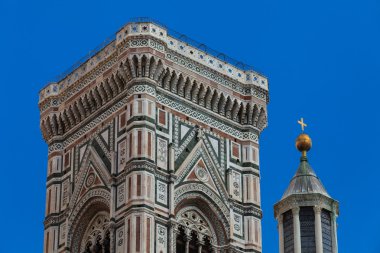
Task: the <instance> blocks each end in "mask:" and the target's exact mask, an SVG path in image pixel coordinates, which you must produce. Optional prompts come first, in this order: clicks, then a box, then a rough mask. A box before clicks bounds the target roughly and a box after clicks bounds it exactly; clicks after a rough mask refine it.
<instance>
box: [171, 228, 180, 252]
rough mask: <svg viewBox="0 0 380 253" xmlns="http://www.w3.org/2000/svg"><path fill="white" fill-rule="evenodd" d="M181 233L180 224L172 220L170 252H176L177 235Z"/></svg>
mask: <svg viewBox="0 0 380 253" xmlns="http://www.w3.org/2000/svg"><path fill="white" fill-rule="evenodd" d="M178 235H179V230H178V225H177V224H176V223H174V222H170V228H169V241H170V243H169V253H175V252H176V246H177V245H176V243H177V236H178Z"/></svg>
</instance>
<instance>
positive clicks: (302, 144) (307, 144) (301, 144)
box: [296, 118, 312, 156]
mask: <svg viewBox="0 0 380 253" xmlns="http://www.w3.org/2000/svg"><path fill="white" fill-rule="evenodd" d="M298 124H300V125H301V129H302V134H300V135H298V137H297V139H296V147H297V149H298V150H299V151H300V152H302V156H306V152H307V151H309V150H310V149H311V146H312V142H311V138H310V136H309V135H307V134H305V133H304V132H303V131H304V130H305V127H307V125H306V124H305V122H304V121H303V118H301V120H299V121H298Z"/></svg>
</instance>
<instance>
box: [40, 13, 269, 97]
mask: <svg viewBox="0 0 380 253" xmlns="http://www.w3.org/2000/svg"><path fill="white" fill-rule="evenodd" d="M136 24H146V27H147V29H146V31H142V30H141V29H140V27H138V26H134V25H136ZM158 30H159V31H158ZM139 35H148V36H152V37H154V38H156V39H159V40H161V41H163V42H164V43H165V44H166V46H167V48H168V49H169V50H173V51H175V52H176V53H179V54H181V55H184V56H186V57H189V58H190V59H191V60H195V61H197V62H198V63H201V64H203V65H206V66H207V67H208V68H211V69H213V70H214V71H217V72H220V73H222V74H224V75H226V76H228V77H230V78H232V79H234V80H235V81H238V82H240V83H243V84H253V85H255V86H257V87H260V88H262V89H264V90H268V80H267V78H266V77H265V76H264V75H263V74H261V73H260V72H258V71H256V70H254V68H253V67H252V66H250V65H248V64H245V63H243V62H241V61H238V60H236V59H234V58H232V57H229V56H227V55H225V54H224V53H221V52H219V51H216V50H214V49H211V48H210V47H208V46H207V45H205V44H203V43H200V42H198V41H196V40H194V39H192V38H190V37H188V36H186V35H185V34H182V33H179V32H177V31H175V30H173V29H171V28H168V27H167V26H166V25H164V24H162V23H161V22H159V21H156V20H154V19H152V18H148V17H139V18H131V19H130V20H129V21H128V22H127V23H126V24H125V25H123V26H122V27H121V28H120V29H119V30H118V31H117V32H116V33H115V34H113V35H111V36H109V37H107V38H106V39H105V40H104V41H103V42H102V43H101V44H99V45H98V46H97V47H95V48H94V49H93V50H91V51H90V52H89V53H87V54H86V55H85V56H83V57H82V58H81V59H80V60H78V61H77V62H75V63H74V64H73V65H72V66H71V67H69V68H68V69H67V70H66V71H64V72H63V73H61V74H59V75H58V76H56V77H55V78H53V79H52V80H51V81H50V82H48V83H47V84H46V85H45V86H44V87H43V88H42V89H41V90H40V96H41V95H42V96H43V95H45V94H42V93H45V92H44V91H45V89H46V88H48V87H49V86H51V87H52V88H51V89H49V93H50V94H52V95H57V94H58V93H59V92H60V91H61V90H63V89H65V88H66V87H67V86H70V85H71V84H72V83H74V82H75V80H78V79H79V78H80V77H81V76H83V75H84V74H86V73H87V72H88V71H86V70H87V69H89V68H87V67H86V65H87V64H86V63H87V62H91V60H92V59H95V61H96V62H98V61H100V59H101V57H102V55H101V53H102V52H103V51H107V52H108V53H107V54H109V55H111V54H112V52H113V51H115V50H116V47H117V45H118V44H119V41H124V40H125V38H126V37H128V36H139ZM103 58H104V57H103ZM95 65H97V63H95V64H94V66H95ZM68 80H70V82H68Z"/></svg>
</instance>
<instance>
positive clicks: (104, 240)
mask: <svg viewBox="0 0 380 253" xmlns="http://www.w3.org/2000/svg"><path fill="white" fill-rule="evenodd" d="M81 252H83V253H110V232H109V218H108V214H107V213H106V212H100V213H98V214H96V215H95V217H94V218H93V219H92V220H91V221H90V223H89V224H88V226H87V229H86V232H85V233H84V236H83V240H82V244H81Z"/></svg>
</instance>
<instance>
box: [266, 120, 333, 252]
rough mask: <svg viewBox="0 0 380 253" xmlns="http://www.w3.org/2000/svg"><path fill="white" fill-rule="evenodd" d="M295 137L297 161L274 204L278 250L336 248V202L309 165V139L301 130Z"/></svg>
mask: <svg viewBox="0 0 380 253" xmlns="http://www.w3.org/2000/svg"><path fill="white" fill-rule="evenodd" d="M298 123H300V124H301V127H302V133H301V134H300V135H299V136H298V137H297V139H296V147H297V149H298V150H299V151H300V152H301V154H302V155H301V159H300V165H299V167H298V170H297V172H296V174H295V175H294V177H293V178H292V180H291V181H290V184H289V186H288V189H287V190H286V191H285V193H284V195H283V196H282V198H281V200H280V201H279V202H278V203H276V204H275V206H274V215H275V218H276V219H277V221H278V232H279V252H280V253H291V252H294V253H301V252H302V253H325V252H329V253H330V252H332V253H337V252H338V243H337V226H336V217H337V216H338V214H339V204H338V202H337V201H336V200H334V199H333V198H332V197H331V196H330V195H329V194H328V193H327V191H326V189H325V188H324V187H323V185H322V182H321V181H320V179H319V178H318V177H317V175H316V174H315V172H314V171H313V169H312V168H311V166H310V164H309V162H308V158H307V155H306V154H307V152H308V151H309V150H310V149H311V146H312V141H311V138H310V137H309V135H307V134H305V133H304V132H303V130H304V127H305V126H306V124H304V122H303V119H301V121H299V122H298Z"/></svg>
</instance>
